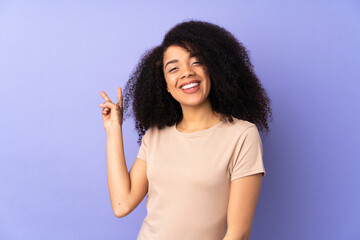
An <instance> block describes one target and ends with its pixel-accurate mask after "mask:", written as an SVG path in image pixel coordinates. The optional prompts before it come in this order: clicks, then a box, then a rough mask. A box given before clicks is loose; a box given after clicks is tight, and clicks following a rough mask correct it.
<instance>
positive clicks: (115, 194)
mask: <svg viewBox="0 0 360 240" xmlns="http://www.w3.org/2000/svg"><path fill="white" fill-rule="evenodd" d="M106 151H107V180H108V187H109V193H110V201H111V205H112V209H113V211H114V214H115V215H116V216H117V217H120V216H123V215H124V214H126V211H127V205H126V201H127V199H128V196H129V194H130V175H129V172H128V169H127V166H126V161H125V154H124V144H123V135H122V128H121V126H118V127H115V128H112V129H111V132H110V131H109V132H107V144H106Z"/></svg>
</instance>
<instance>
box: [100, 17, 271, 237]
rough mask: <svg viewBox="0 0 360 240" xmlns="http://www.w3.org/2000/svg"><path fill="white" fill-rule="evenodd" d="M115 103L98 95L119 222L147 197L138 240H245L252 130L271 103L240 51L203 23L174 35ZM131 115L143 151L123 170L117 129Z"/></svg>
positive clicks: (183, 26)
mask: <svg viewBox="0 0 360 240" xmlns="http://www.w3.org/2000/svg"><path fill="white" fill-rule="evenodd" d="M124 92H125V94H124V96H125V99H124V105H123V100H122V90H121V88H118V90H117V104H115V103H112V102H111V100H110V99H109V98H108V96H107V95H106V93H105V92H103V91H101V95H102V97H103V98H104V100H105V103H103V104H100V107H102V108H103V110H102V116H103V122H104V127H105V129H106V132H107V173H108V186H109V192H110V199H111V204H112V208H113V211H114V213H115V215H116V216H117V217H124V216H126V215H128V214H129V213H131V212H132V211H133V210H134V209H135V208H136V207H137V206H138V204H139V203H140V202H141V201H142V200H143V198H144V197H145V195H146V194H147V193H148V197H147V201H146V207H147V216H146V217H145V219H144V220H143V223H142V226H141V229H140V232H139V235H138V240H142V239H149V240H162V239H167V240H169V239H170V240H176V239H181V240H190V239H206V240H212V239H214V240H219V239H226V240H232V239H248V238H249V237H250V232H251V226H252V221H253V217H254V213H255V208H256V204H257V200H258V196H259V193H260V188H261V183H262V177H263V176H265V174H266V173H265V169H264V165H263V161H262V153H263V149H262V142H261V138H260V135H259V132H258V127H259V128H260V129H261V130H263V129H265V130H266V131H267V132H268V131H269V127H268V117H269V116H271V108H270V99H269V98H268V96H267V94H266V92H265V90H264V89H263V88H262V86H261V84H260V82H259V80H258V78H257V77H256V75H255V73H254V71H253V66H252V64H251V63H250V60H249V57H248V54H247V51H246V49H245V48H244V47H243V45H242V44H241V43H240V42H238V41H237V40H236V39H235V38H234V36H233V35H232V34H231V33H229V32H228V31H227V30H225V29H224V28H221V27H219V26H217V25H215V24H211V23H207V22H202V21H187V22H182V23H180V24H178V25H176V26H174V27H173V28H172V29H170V31H169V32H168V33H167V34H166V35H165V37H164V39H163V42H162V43H161V45H159V46H157V47H155V48H153V49H151V50H149V51H147V52H146V53H145V54H144V56H143V57H142V59H141V61H140V63H139V64H138V66H137V68H136V70H135V71H134V73H133V74H132V76H131V77H130V79H129V81H128V82H127V84H126V87H125V91H124ZM130 103H131V106H132V109H133V114H134V117H135V121H136V122H135V123H136V124H135V126H136V129H137V131H138V133H139V139H138V143H139V144H140V143H141V145H140V148H139V151H138V155H137V158H136V160H135V162H134V164H133V166H132V167H131V169H130V172H128V171H127V166H126V162H125V157H124V149H123V138H122V121H123V116H125V114H123V113H124V110H127V109H128V108H129V106H130Z"/></svg>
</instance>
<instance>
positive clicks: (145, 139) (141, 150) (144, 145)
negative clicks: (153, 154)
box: [136, 129, 150, 161]
mask: <svg viewBox="0 0 360 240" xmlns="http://www.w3.org/2000/svg"><path fill="white" fill-rule="evenodd" d="M149 134H150V129H148V130H147V131H146V132H145V134H144V135H143V137H142V139H141V145H140V148H139V151H138V154H137V156H136V158H139V159H141V160H144V161H147V158H146V154H147V151H148V139H149Z"/></svg>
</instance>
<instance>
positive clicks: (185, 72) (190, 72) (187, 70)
mask: <svg viewBox="0 0 360 240" xmlns="http://www.w3.org/2000/svg"><path fill="white" fill-rule="evenodd" d="M183 69H184V70H183V72H182V74H181V78H184V77H189V76H194V75H195V72H194V70H193V69H192V68H191V67H190V66H185V67H184V68H183Z"/></svg>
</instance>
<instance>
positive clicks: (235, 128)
mask: <svg viewBox="0 0 360 240" xmlns="http://www.w3.org/2000/svg"><path fill="white" fill-rule="evenodd" d="M233 120H234V121H233V122H232V123H230V122H226V124H224V125H225V127H226V128H227V129H229V130H230V131H232V132H233V133H236V134H237V135H242V134H243V133H245V132H247V130H250V131H257V130H258V129H257V127H256V124H254V123H252V122H249V121H246V120H242V119H239V118H235V117H233Z"/></svg>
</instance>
